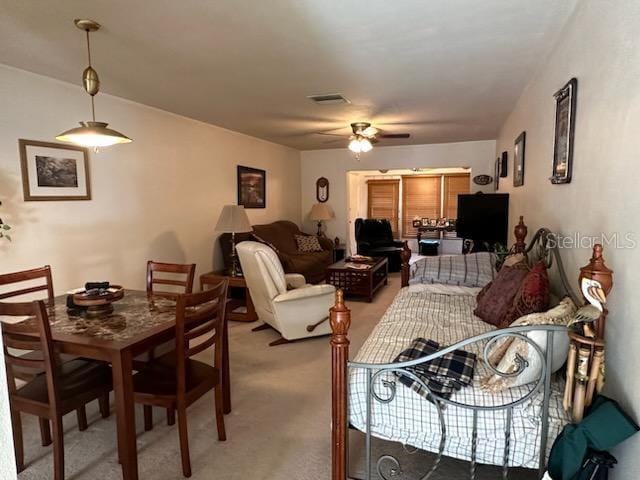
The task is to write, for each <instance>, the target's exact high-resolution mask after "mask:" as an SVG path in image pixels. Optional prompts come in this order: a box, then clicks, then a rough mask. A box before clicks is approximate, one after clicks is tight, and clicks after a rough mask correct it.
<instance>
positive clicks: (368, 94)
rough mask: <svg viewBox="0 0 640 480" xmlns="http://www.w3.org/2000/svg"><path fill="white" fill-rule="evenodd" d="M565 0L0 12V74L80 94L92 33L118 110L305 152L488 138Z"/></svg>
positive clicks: (28, 1) (128, 4)
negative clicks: (366, 127)
mask: <svg viewBox="0 0 640 480" xmlns="http://www.w3.org/2000/svg"><path fill="white" fill-rule="evenodd" d="M576 1H577V0H535V1H532V0H482V1H478V0H392V1H389V0H366V1H365V0H268V1H263V0H215V1H203V0H180V1H175V0H173V1H172V0H154V1H149V0H147V1H131V0H91V1H87V0H64V1H63V0H48V1H42V0H0V63H4V64H7V65H12V66H15V67H18V68H22V69H25V70H29V71H33V72H36V73H40V74H44V75H48V76H51V77H54V78H58V79H61V80H66V81H69V82H73V83H80V78H81V72H82V70H83V69H84V67H85V64H86V58H85V45H84V38H83V34H82V33H81V32H80V31H78V30H77V29H76V28H75V27H74V25H73V23H72V21H73V19H74V18H78V17H84V18H92V19H94V20H97V21H98V22H100V23H101V24H102V25H103V29H102V30H100V31H99V32H97V33H96V34H94V36H93V38H92V44H93V57H94V62H93V63H94V66H95V67H96V70H97V71H98V73H99V74H100V77H101V81H102V91H104V92H107V93H110V94H113V95H118V96H120V97H124V98H128V99H131V100H134V101H137V102H141V103H144V104H147V105H152V106H155V107H158V108H161V109H164V110H168V111H171V112H175V113H178V114H182V115H185V116H188V117H192V118H195V119H198V120H202V121H205V122H209V123H212V124H215V125H219V126H222V127H226V128H229V129H231V130H236V131H239V132H243V133H246V134H249V135H253V136H256V137H260V138H264V139H267V140H271V141H273V142H276V143H281V144H284V145H289V146H291V147H294V148H298V149H301V150H311V149H319V148H336V147H340V146H341V145H342V144H343V143H344V144H345V145H346V140H345V141H343V140H342V139H340V138H337V137H336V138H335V139H334V138H333V137H327V136H324V135H317V134H314V133H312V132H317V131H327V130H332V129H336V128H341V127H345V126H348V124H349V123H350V122H352V121H358V120H359V121H363V120H364V121H371V122H373V123H374V125H379V124H388V125H387V127H386V128H385V130H386V131H388V132H391V133H394V132H395V133H397V132H409V133H411V138H410V139H408V140H385V141H383V143H382V142H381V144H382V145H403V144H422V143H441V142H454V141H466V140H483V139H493V138H496V136H497V134H498V131H499V128H500V127H501V125H502V123H503V122H504V121H505V119H506V117H507V115H508V114H509V113H510V111H511V109H512V108H513V106H514V104H515V102H516V100H517V99H518V97H519V95H520V93H521V92H522V89H523V88H524V86H525V85H526V83H527V81H528V79H529V78H530V77H531V75H532V74H533V72H534V71H535V69H536V67H537V65H538V64H539V63H540V62H541V61H542V60H543V58H544V56H545V55H546V54H547V53H548V51H549V49H550V48H551V47H552V45H553V43H554V42H555V40H556V39H557V36H558V33H559V32H560V29H561V28H562V26H563V25H564V23H565V22H566V20H567V19H568V17H569V16H570V14H571V12H572V11H573V8H574V7H575V3H576ZM336 92H339V93H342V94H343V95H345V96H346V97H348V98H349V99H350V100H351V101H352V104H351V105H343V106H318V105H315V104H313V103H312V102H311V101H310V100H308V99H307V98H306V96H307V95H311V94H319V93H336ZM552 93H553V92H550V95H551V94H552ZM550 98H551V97H550ZM96 102H97V105H98V106H97V109H98V113H99V112H100V109H99V96H98V97H97V100H96ZM99 120H100V118H99ZM105 120H108V119H105ZM348 131H349V129H348V128H347V129H344V130H342V131H341V132H340V133H342V132H344V133H345V134H347V133H348ZM336 140H337V141H336Z"/></svg>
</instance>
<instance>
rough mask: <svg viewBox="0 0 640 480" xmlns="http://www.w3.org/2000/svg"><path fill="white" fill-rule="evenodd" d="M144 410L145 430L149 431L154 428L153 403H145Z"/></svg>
mask: <svg viewBox="0 0 640 480" xmlns="http://www.w3.org/2000/svg"><path fill="white" fill-rule="evenodd" d="M142 411H143V412H144V431H145V432H148V431H149V430H151V429H152V428H153V410H152V408H151V405H143V406H142Z"/></svg>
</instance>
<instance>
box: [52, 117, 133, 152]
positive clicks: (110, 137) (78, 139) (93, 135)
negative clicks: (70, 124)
mask: <svg viewBox="0 0 640 480" xmlns="http://www.w3.org/2000/svg"><path fill="white" fill-rule="evenodd" d="M107 125H108V124H107V123H104V122H80V126H79V127H76V128H72V129H71V130H67V131H66V132H62V133H61V134H60V135H58V136H57V137H56V140H60V141H62V142H70V143H75V144H76V145H80V146H83V147H110V146H111V145H115V144H117V143H131V142H132V140H131V139H130V138H129V137H127V136H126V135H123V134H122V133H120V132H117V131H115V130H112V129H111V128H107Z"/></svg>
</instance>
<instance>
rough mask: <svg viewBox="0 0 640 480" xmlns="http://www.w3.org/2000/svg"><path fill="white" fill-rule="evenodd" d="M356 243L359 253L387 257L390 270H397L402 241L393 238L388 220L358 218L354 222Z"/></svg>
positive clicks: (400, 261)
mask: <svg viewBox="0 0 640 480" xmlns="http://www.w3.org/2000/svg"><path fill="white" fill-rule="evenodd" d="M355 229H356V231H355V233H356V244H357V246H358V254H359V255H368V256H370V257H387V260H388V262H389V271H390V272H399V271H400V266H401V265H402V260H401V258H400V253H401V252H402V246H403V245H404V242H402V241H400V240H395V239H394V238H393V233H392V231H391V223H389V220H386V219H385V220H377V219H373V218H358V219H356V223H355Z"/></svg>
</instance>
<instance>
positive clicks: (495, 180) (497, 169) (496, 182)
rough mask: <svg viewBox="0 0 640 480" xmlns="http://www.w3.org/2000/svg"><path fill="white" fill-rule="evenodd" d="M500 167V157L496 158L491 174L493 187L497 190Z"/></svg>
mask: <svg viewBox="0 0 640 480" xmlns="http://www.w3.org/2000/svg"><path fill="white" fill-rule="evenodd" d="M501 169H502V159H501V158H500V157H498V158H496V165H495V168H494V175H493V189H494V190H495V191H496V192H497V191H498V189H499V188H500V171H501Z"/></svg>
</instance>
